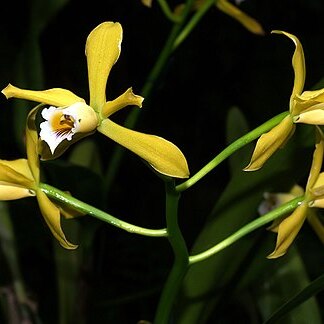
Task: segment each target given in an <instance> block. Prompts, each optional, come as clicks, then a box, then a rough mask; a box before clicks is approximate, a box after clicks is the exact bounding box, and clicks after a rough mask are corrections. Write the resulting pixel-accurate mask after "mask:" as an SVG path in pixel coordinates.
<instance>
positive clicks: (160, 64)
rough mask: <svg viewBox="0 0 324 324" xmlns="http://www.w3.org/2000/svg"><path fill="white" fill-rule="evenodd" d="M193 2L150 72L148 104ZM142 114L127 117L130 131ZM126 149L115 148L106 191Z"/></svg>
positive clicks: (134, 112) (146, 87)
mask: <svg viewBox="0 0 324 324" xmlns="http://www.w3.org/2000/svg"><path fill="white" fill-rule="evenodd" d="M192 3H193V0H188V1H187V3H186V6H185V8H184V11H183V13H182V15H181V16H180V17H181V20H180V22H178V23H174V25H173V28H172V29H171V32H170V34H169V37H168V39H167V40H166V43H165V45H164V47H163V49H162V50H161V52H160V55H159V57H158V58H157V60H156V62H155V64H154V66H153V68H152V70H151V71H150V73H149V75H148V77H147V79H146V82H145V84H144V86H143V88H142V91H141V96H142V97H144V98H145V103H147V102H148V100H149V98H150V96H151V93H152V91H153V88H154V85H155V84H156V82H157V80H158V78H159V76H160V75H161V72H162V71H163V69H164V67H165V65H166V63H167V61H168V59H169V57H170V55H171V54H172V52H173V50H174V42H175V40H176V38H177V36H178V35H179V33H180V31H181V28H182V26H183V23H184V22H185V20H186V18H187V16H188V14H189V12H190V8H191V6H192ZM140 113H141V109H133V110H132V111H131V112H130V113H129V114H128V116H127V118H126V120H125V123H124V126H125V127H127V128H130V129H133V128H134V127H135V125H136V123H137V120H138V118H139V115H140ZM124 152H125V149H124V148H123V147H122V146H120V145H118V146H116V147H115V149H114V151H113V153H112V157H111V160H110V162H109V165H108V168H107V172H106V175H105V182H104V183H105V188H106V191H108V190H109V189H110V188H111V187H112V183H113V182H114V180H115V177H116V174H117V171H118V168H119V166H120V161H121V160H122V158H123V155H124Z"/></svg>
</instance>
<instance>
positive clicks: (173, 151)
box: [2, 22, 189, 178]
mask: <svg viewBox="0 0 324 324" xmlns="http://www.w3.org/2000/svg"><path fill="white" fill-rule="evenodd" d="M121 42H122V26H121V25H120V24H119V23H113V22H104V23H102V24H100V25H98V26H97V27H96V28H95V29H94V30H92V32H91V33H90V35H89V36H88V38H87V42H86V57H87V63H88V78H89V90H90V102H89V104H87V103H86V102H85V100H84V99H82V98H80V97H78V96H77V95H75V94H74V93H72V92H71V91H69V90H66V89H61V88H52V89H49V90H44V91H33V90H25V89H20V88H17V87H15V86H13V85H11V84H9V85H8V86H7V87H6V88H5V89H3V90H2V93H3V94H4V95H5V96H6V97H7V98H12V97H14V98H21V99H27V100H31V101H35V102H38V103H41V104H43V105H48V106H49V107H48V108H43V110H42V112H41V115H42V117H43V118H44V122H42V123H41V125H40V128H41V131H40V139H41V140H42V141H43V142H42V144H43V146H42V149H41V151H40V153H41V157H42V159H45V160H46V159H53V158H56V157H58V156H60V155H61V154H62V153H63V152H64V151H65V150H66V149H67V148H68V147H69V146H70V145H71V144H72V143H74V142H76V141H78V140H79V139H81V138H83V137H85V136H88V135H90V134H92V133H94V132H95V131H96V130H98V131H99V132H101V133H102V134H104V135H105V136H107V137H109V138H111V139H112V140H114V141H115V142H117V143H119V144H120V145H122V146H124V147H126V148H127V149H129V150H130V151H132V152H134V153H135V154H137V155H138V156H140V157H141V158H142V159H144V160H145V161H147V162H148V163H149V164H150V165H151V166H152V167H153V168H154V169H155V170H157V171H158V172H160V173H162V174H164V175H168V176H171V177H177V178H187V177H188V176H189V170H188V165H187V161H186V159H185V157H184V155H183V154H182V152H181V151H180V150H179V148H178V147H177V146H175V145H174V144H172V143H171V142H169V141H167V140H165V139H163V138H161V137H158V136H154V135H148V134H144V133H140V132H136V131H133V130H130V129H127V128H124V127H122V126H120V125H117V124H116V123H115V122H113V121H112V120H111V119H109V117H110V116H111V115H112V114H114V113H115V112H117V111H118V110H120V109H122V108H124V107H126V106H129V105H135V106H138V107H141V106H142V102H143V99H144V98H143V97H141V96H138V95H135V94H134V93H133V91H132V88H129V89H128V90H126V91H125V92H124V93H123V94H121V95H120V96H119V97H118V98H116V99H114V100H111V101H107V100H106V84H107V80H108V76H109V73H110V70H111V68H112V66H113V65H114V64H115V63H116V61H117V60H118V57H119V55H120V51H121ZM44 142H45V143H46V144H47V145H44Z"/></svg>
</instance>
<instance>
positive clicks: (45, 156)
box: [39, 130, 95, 161]
mask: <svg viewBox="0 0 324 324" xmlns="http://www.w3.org/2000/svg"><path fill="white" fill-rule="evenodd" d="M94 132H95V130H94V131H93V132H89V133H76V134H74V136H73V137H72V139H71V140H70V141H68V140H64V141H62V142H61V143H60V144H59V145H58V146H57V147H56V148H55V151H54V153H52V151H51V149H50V147H49V146H48V144H47V143H46V142H45V141H40V143H39V152H40V156H41V160H42V161H47V160H54V159H56V158H58V157H60V156H61V155H62V154H63V153H64V152H65V151H66V150H67V149H68V148H69V147H70V146H71V145H72V144H74V143H76V142H78V141H79V140H81V139H82V138H84V137H87V136H89V135H91V134H93V133H94Z"/></svg>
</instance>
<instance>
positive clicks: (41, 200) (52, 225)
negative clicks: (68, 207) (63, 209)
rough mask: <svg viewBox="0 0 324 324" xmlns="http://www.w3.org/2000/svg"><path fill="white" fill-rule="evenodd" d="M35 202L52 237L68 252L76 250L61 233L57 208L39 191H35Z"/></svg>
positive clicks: (75, 246)
mask: <svg viewBox="0 0 324 324" xmlns="http://www.w3.org/2000/svg"><path fill="white" fill-rule="evenodd" d="M37 200H38V204H39V208H40V210H41V213H42V215H43V217H44V219H45V221H46V223H47V225H48V227H49V229H50V230H51V232H52V234H53V235H54V237H55V238H56V239H57V240H58V241H59V243H60V244H61V245H62V246H63V247H64V248H66V249H69V250H73V249H76V248H77V247H78V246H77V245H75V244H72V243H70V242H69V241H68V240H67V239H66V237H65V235H64V233H63V230H62V228H61V215H60V210H59V208H57V207H56V206H55V204H54V203H52V202H51V200H50V199H49V198H48V197H47V196H46V195H45V193H44V192H42V191H41V190H40V189H39V190H37Z"/></svg>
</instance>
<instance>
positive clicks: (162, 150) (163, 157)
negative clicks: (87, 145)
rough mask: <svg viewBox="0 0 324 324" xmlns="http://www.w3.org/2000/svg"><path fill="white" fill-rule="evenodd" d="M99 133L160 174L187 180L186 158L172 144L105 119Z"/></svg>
mask: <svg viewBox="0 0 324 324" xmlns="http://www.w3.org/2000/svg"><path fill="white" fill-rule="evenodd" d="M98 131H99V132H101V133H102V134H104V135H106V136H107V137H109V138H111V139H112V140H113V141H115V142H117V143H118V144H120V145H122V146H124V147H126V148H127V149H129V150H130V151H132V152H134V153H135V154H137V155H138V156H140V157H141V158H142V159H144V160H145V161H147V162H148V163H149V164H150V165H151V166H152V167H153V168H154V169H155V170H157V171H158V172H160V173H162V174H164V175H167V176H171V177H176V178H187V177H188V176H189V170H188V165H187V161H186V158H185V157H184V155H183V154H182V152H181V151H180V150H179V148H178V147H176V146H175V145H174V144H172V143H171V142H169V141H167V140H165V139H163V138H161V137H158V136H154V135H148V134H143V133H140V132H135V131H133V130H130V129H127V128H125V127H122V126H120V125H117V124H116V123H114V122H113V121H111V120H109V119H105V120H104V121H103V122H102V123H101V125H100V126H99V127H98Z"/></svg>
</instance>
